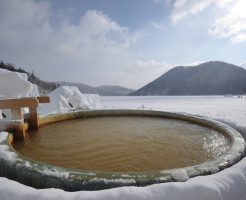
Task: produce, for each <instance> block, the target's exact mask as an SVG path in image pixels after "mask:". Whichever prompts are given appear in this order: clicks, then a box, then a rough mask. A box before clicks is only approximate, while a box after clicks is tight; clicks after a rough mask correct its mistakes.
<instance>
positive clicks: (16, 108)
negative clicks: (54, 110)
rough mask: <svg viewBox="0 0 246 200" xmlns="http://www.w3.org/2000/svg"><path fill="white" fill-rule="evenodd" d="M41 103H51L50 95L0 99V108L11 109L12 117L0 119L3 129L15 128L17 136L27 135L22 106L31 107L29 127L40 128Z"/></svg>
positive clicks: (0, 128)
mask: <svg viewBox="0 0 246 200" xmlns="http://www.w3.org/2000/svg"><path fill="white" fill-rule="evenodd" d="M39 103H50V98H49V97H48V96H40V97H37V98H35V97H25V98H20V99H3V100H0V110H1V109H10V110H11V118H10V119H9V120H7V121H6V120H0V131H1V130H6V131H8V130H13V129H14V130H15V132H16V134H17V137H21V138H24V137H25V129H24V115H23V110H22V108H29V114H28V115H27V119H26V120H27V121H28V124H29V127H30V128H32V129H38V128H39V114H38V111H37V108H38V106H39Z"/></svg>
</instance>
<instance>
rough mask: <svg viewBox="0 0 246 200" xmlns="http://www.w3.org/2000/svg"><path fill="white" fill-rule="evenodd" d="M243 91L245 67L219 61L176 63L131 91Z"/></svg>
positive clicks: (138, 94) (194, 93) (224, 92)
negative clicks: (186, 64)
mask: <svg viewBox="0 0 246 200" xmlns="http://www.w3.org/2000/svg"><path fill="white" fill-rule="evenodd" d="M226 94H246V70H245V69H244V68H242V67H239V66H236V65H232V64H229V63H225V62H221V61H210V62H206V63H203V64H200V65H197V66H190V67H184V66H178V67H175V68H173V69H171V70H169V71H168V72H166V73H165V74H163V75H162V76H160V77H159V78H157V79H156V80H154V81H152V82H151V83H149V84H147V85H145V86H144V87H142V88H140V89H138V90H136V91H135V92H133V93H131V95H133V96H141V95H143V96H145V95H226Z"/></svg>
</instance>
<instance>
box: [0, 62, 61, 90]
mask: <svg viewBox="0 0 246 200" xmlns="http://www.w3.org/2000/svg"><path fill="white" fill-rule="evenodd" d="M0 68H2V69H6V70H9V71H12V72H20V73H25V74H27V77H28V81H30V82H31V83H33V84H36V85H37V86H38V88H39V90H40V91H41V93H45V92H51V91H53V90H54V89H56V88H57V87H59V84H57V83H53V82H47V81H42V80H41V79H40V78H38V77H37V76H35V74H34V72H32V73H30V72H27V71H25V70H24V69H22V68H16V67H15V66H14V65H13V64H10V63H4V62H3V61H2V60H1V61H0ZM44 91H45V92H44Z"/></svg>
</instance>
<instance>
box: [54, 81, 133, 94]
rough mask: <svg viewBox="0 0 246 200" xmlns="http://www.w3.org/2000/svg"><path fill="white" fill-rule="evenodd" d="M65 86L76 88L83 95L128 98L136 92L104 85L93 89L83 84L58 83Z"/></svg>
mask: <svg viewBox="0 0 246 200" xmlns="http://www.w3.org/2000/svg"><path fill="white" fill-rule="evenodd" d="M58 84H60V85H64V86H76V87H77V88H78V89H79V90H80V91H81V92H82V93H91V94H99V95H101V96H127V95H129V94H130V93H132V92H133V91H134V90H133V89H129V88H126V87H121V86H116V85H115V86H112V85H103V86H99V87H92V86H89V85H86V84H82V83H70V82H58Z"/></svg>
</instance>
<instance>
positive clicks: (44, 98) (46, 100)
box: [37, 96, 50, 103]
mask: <svg viewBox="0 0 246 200" xmlns="http://www.w3.org/2000/svg"><path fill="white" fill-rule="evenodd" d="M37 99H38V101H39V103H50V97H49V96H40V97H37Z"/></svg>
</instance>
